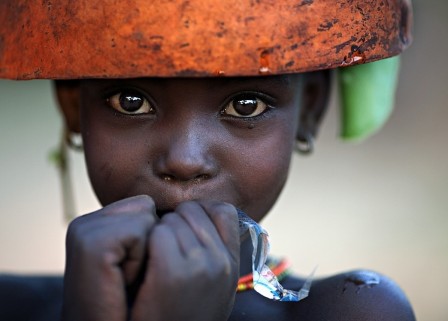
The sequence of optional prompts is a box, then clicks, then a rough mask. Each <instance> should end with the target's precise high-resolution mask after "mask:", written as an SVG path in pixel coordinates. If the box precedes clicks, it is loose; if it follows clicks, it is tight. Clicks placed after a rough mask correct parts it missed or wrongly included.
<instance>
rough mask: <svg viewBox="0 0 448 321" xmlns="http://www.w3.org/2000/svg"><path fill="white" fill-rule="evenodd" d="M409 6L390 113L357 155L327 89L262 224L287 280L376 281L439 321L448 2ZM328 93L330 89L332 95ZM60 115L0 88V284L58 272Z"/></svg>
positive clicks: (37, 84) (19, 85)
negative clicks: (312, 135) (324, 103)
mask: <svg viewBox="0 0 448 321" xmlns="http://www.w3.org/2000/svg"><path fill="white" fill-rule="evenodd" d="M413 3H414V13H415V22H414V44H413V46H412V47H411V48H410V49H409V50H408V51H406V52H405V54H404V55H403V57H402V58H403V59H402V72H401V76H400V85H399V88H398V96H397V100H396V108H395V111H394V113H393V115H392V117H391V119H390V120H389V122H388V123H387V124H386V126H385V127H384V128H383V129H382V130H381V131H380V132H379V133H378V134H377V135H375V136H373V137H372V138H370V139H368V140H367V141H365V142H363V143H361V144H353V143H345V142H342V141H341V140H340V139H339V138H338V131H339V128H338V125H339V109H338V106H337V105H338V104H337V100H338V97H337V91H336V90H334V93H333V98H334V99H333V101H334V102H335V103H334V104H332V106H331V108H330V112H329V114H328V115H327V117H326V119H325V121H324V124H323V127H322V130H321V133H320V135H319V139H318V141H317V142H316V150H315V152H314V154H313V155H311V156H310V157H303V156H294V159H293V164H292V167H291V175H290V180H289V182H288V184H287V186H286V188H285V190H284V192H283V194H282V196H281V198H280V200H279V202H278V204H277V205H276V207H275V209H274V210H273V211H272V213H271V214H270V215H269V216H268V217H267V219H265V221H264V225H265V227H266V228H267V230H268V231H269V232H270V234H271V241H272V252H273V253H274V254H275V255H278V256H287V257H289V258H290V259H291V260H292V262H293V267H294V269H295V271H296V272H297V273H299V274H303V275H306V274H308V273H309V272H310V271H311V270H312V269H313V268H314V267H315V266H316V265H318V270H317V275H318V276H325V275H330V274H334V273H338V272H342V271H347V270H351V269H355V268H369V269H373V270H376V271H379V272H381V273H384V274H386V275H388V276H390V277H392V278H393V279H394V280H396V281H397V283H398V284H399V285H400V286H401V287H402V288H403V289H404V291H405V292H406V293H407V295H408V297H409V299H410V300H411V303H412V304H413V306H414V309H415V312H416V315H417V319H419V320H433V321H446V320H448V307H447V303H448V295H447V294H446V292H447V287H448V215H447V212H448V143H447V140H448V126H447V122H448V108H447V105H448V67H447V65H448V64H447V61H446V59H447V58H446V57H447V54H446V53H447V52H448V19H447V17H446V16H447V15H448V2H447V1H444V0H419V1H416V0H414V1H413ZM334 89H336V88H334ZM60 130H61V123H60V118H59V114H58V112H57V109H56V107H55V102H54V99H53V96H52V92H51V83H50V82H48V81H29V82H12V81H5V80H2V81H0V133H1V135H0V155H1V158H0V195H1V202H0V273H39V274H54V273H62V271H63V267H64V238H65V230H66V223H65V222H64V219H63V216H62V212H61V208H62V205H61V197H60V186H59V179H58V176H57V172H56V169H55V168H54V166H52V164H51V163H50V162H49V157H48V154H49V153H50V151H51V150H52V149H54V148H55V147H56V146H57V142H58V137H59V134H60ZM70 156H71V160H72V165H73V169H72V176H73V179H74V186H75V193H76V195H75V196H76V204H77V208H78V212H79V213H87V212H90V211H93V210H96V209H97V208H98V207H99V205H98V203H97V201H96V199H95V196H94V195H93V193H92V191H91V188H90V185H89V183H88V180H87V175H86V172H85V169H84V163H83V156H82V153H76V152H71V153H70Z"/></svg>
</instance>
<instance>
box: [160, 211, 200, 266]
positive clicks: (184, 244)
mask: <svg viewBox="0 0 448 321" xmlns="http://www.w3.org/2000/svg"><path fill="white" fill-rule="evenodd" d="M161 224H165V225H167V226H168V227H169V228H171V230H172V232H173V234H174V235H175V238H176V240H177V242H178V245H179V247H180V249H181V251H182V254H183V256H185V257H186V256H188V255H190V254H192V252H194V251H195V250H197V249H200V248H202V245H201V243H200V242H199V240H198V238H197V236H196V234H195V233H194V232H193V230H192V229H191V227H190V225H189V224H188V223H187V222H186V221H185V219H184V218H183V217H182V216H181V215H179V214H178V213H174V212H173V213H168V214H166V215H164V216H163V217H162V220H161Z"/></svg>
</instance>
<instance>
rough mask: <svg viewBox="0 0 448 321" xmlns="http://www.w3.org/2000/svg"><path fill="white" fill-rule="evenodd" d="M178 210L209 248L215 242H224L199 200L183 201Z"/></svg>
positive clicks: (203, 243) (202, 242) (203, 244)
mask: <svg viewBox="0 0 448 321" xmlns="http://www.w3.org/2000/svg"><path fill="white" fill-rule="evenodd" d="M176 212H177V213H179V215H181V216H182V217H183V218H184V220H185V221H186V222H187V223H188V225H189V226H190V227H191V229H192V230H193V231H194V233H195V234H196V236H197V238H198V240H199V241H200V242H201V244H202V246H204V247H207V248H209V247H210V246H212V245H214V244H220V243H222V240H221V239H220V237H219V234H218V231H217V230H216V227H215V226H214V225H213V222H212V221H211V220H210V217H209V216H208V215H207V213H205V210H204V208H203V207H202V206H201V205H200V204H199V203H198V202H196V201H188V202H183V203H181V204H179V205H178V206H177V208H176Z"/></svg>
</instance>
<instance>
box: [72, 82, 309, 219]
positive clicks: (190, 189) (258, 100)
mask: <svg viewBox="0 0 448 321" xmlns="http://www.w3.org/2000/svg"><path fill="white" fill-rule="evenodd" d="M301 84H302V76H300V75H291V76H281V77H280V76H278V77H250V78H210V79H206V78H203V79H182V78H175V79H134V80H86V81H83V83H82V85H81V131H82V135H83V145H84V150H85V154H86V161H87V167H88V172H89V176H90V179H91V182H92V186H93V188H94V190H95V192H96V194H97V196H98V198H99V200H100V202H101V203H102V204H103V205H106V204H109V203H111V202H114V201H118V200H120V199H123V198H126V197H130V196H134V195H139V194H147V195H149V196H151V197H152V198H153V199H154V201H155V204H156V207H157V209H158V210H159V211H160V212H164V211H167V210H171V209H174V208H175V207H176V205H177V204H179V203H180V202H182V201H185V200H192V199H215V200H219V201H225V202H228V203H231V204H233V205H235V206H236V207H239V208H240V209H242V210H243V211H245V212H246V213H248V215H250V216H252V217H253V218H254V219H256V220H260V219H261V218H262V217H263V216H264V215H265V214H266V213H267V212H268V211H269V209H270V208H271V207H272V205H273V204H274V202H275V201H276V199H277V197H278V195H279V193H280V191H281V190H282V188H283V186H284V184H285V181H286V177H287V174H288V168H289V163H290V158H291V154H292V150H293V146H294V141H295V135H296V132H297V129H298V124H299V112H300V105H301V101H302V85H301ZM126 109H127V111H126Z"/></svg>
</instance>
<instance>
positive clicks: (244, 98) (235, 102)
mask: <svg viewBox="0 0 448 321" xmlns="http://www.w3.org/2000/svg"><path fill="white" fill-rule="evenodd" d="M268 108H270V107H269V105H268V104H266V103H265V102H264V101H263V100H261V99H260V98H258V97H255V96H254V95H241V96H238V97H235V98H234V99H232V101H231V102H230V103H229V104H227V106H226V107H225V108H224V109H223V110H222V111H221V114H223V115H229V116H234V117H240V118H250V117H257V116H259V115H261V114H263V113H264V112H265V111H266V110H267V109H268Z"/></svg>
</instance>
